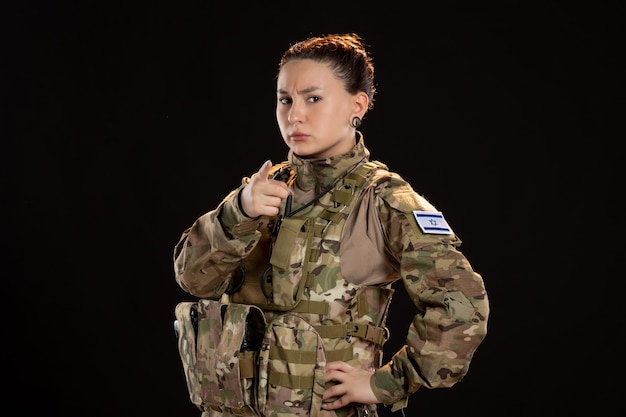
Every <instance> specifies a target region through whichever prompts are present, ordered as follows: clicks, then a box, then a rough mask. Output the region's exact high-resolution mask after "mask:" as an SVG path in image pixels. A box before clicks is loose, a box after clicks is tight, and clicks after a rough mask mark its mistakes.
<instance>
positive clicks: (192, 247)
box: [173, 178, 260, 298]
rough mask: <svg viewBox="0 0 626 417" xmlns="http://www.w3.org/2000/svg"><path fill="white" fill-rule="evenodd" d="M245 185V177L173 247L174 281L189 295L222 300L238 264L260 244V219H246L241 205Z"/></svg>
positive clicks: (186, 231)
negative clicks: (222, 295)
mask: <svg viewBox="0 0 626 417" xmlns="http://www.w3.org/2000/svg"><path fill="white" fill-rule="evenodd" d="M246 182H247V181H246V178H244V181H243V183H242V185H241V187H239V188H237V189H235V190H233V191H232V192H231V193H230V194H228V196H226V198H224V200H222V202H221V203H220V204H219V205H218V207H217V208H216V209H214V210H212V211H209V212H208V213H205V214H204V215H202V216H200V217H199V218H198V219H197V220H196V221H195V222H194V223H193V224H192V225H191V227H189V228H188V229H187V230H185V231H184V232H183V234H182V235H181V237H180V240H179V241H178V243H177V244H176V246H175V247H174V254H173V260H174V275H175V279H176V282H177V283H178V285H180V287H181V288H182V289H183V290H185V291H186V292H188V293H190V294H192V295H195V296H197V297H202V298H216V297H219V295H221V294H222V293H223V290H224V289H225V287H226V286H227V285H228V278H229V277H230V275H231V273H232V272H233V270H235V269H236V268H237V267H238V265H239V261H240V260H241V259H242V258H245V257H246V256H247V255H248V254H249V253H250V252H251V251H252V249H253V248H254V246H255V245H256V243H257V242H258V239H259V237H260V232H258V231H257V230H256V228H257V220H256V219H250V218H249V217H246V216H245V215H244V214H243V212H242V211H241V209H240V207H239V203H238V198H239V192H240V191H241V188H243V186H244V185H245V183H246ZM216 294H217V295H216Z"/></svg>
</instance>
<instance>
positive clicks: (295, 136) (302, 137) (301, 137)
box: [289, 132, 309, 141]
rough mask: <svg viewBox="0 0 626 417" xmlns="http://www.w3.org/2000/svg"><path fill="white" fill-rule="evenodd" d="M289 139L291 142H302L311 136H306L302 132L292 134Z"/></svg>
mask: <svg viewBox="0 0 626 417" xmlns="http://www.w3.org/2000/svg"><path fill="white" fill-rule="evenodd" d="M289 137H290V138H291V140H295V141H300V140H305V139H306V138H308V137H309V135H306V134H304V133H301V132H296V133H292V134H291V135H289Z"/></svg>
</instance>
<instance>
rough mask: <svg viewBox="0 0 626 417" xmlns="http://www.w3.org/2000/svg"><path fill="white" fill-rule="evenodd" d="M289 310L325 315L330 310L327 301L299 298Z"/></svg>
mask: <svg viewBox="0 0 626 417" xmlns="http://www.w3.org/2000/svg"><path fill="white" fill-rule="evenodd" d="M291 311H294V312H296V313H310V314H324V315H327V314H328V313H329V312H330V305H329V304H328V302H327V301H313V300H300V302H299V303H298V304H297V305H296V306H295V307H294V308H293V309H292V310H291Z"/></svg>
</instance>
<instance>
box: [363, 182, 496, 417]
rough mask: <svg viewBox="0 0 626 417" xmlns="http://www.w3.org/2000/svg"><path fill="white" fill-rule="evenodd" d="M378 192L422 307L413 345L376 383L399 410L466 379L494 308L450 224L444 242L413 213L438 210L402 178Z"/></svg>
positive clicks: (404, 273)
mask: <svg viewBox="0 0 626 417" xmlns="http://www.w3.org/2000/svg"><path fill="white" fill-rule="evenodd" d="M378 191H379V194H378V196H379V199H378V207H379V212H380V216H381V221H382V223H383V225H384V228H385V229H386V234H387V237H388V245H389V249H390V250H391V251H392V253H393V254H394V256H395V257H396V259H398V261H399V265H400V271H399V272H400V275H401V279H402V280H403V283H404V286H405V288H406V290H407V292H408V295H409V297H410V298H411V299H412V300H413V302H414V304H415V307H416V314H415V316H414V318H413V320H412V323H411V325H410V327H409V329H408V333H407V340H406V345H405V346H404V347H403V348H402V349H400V350H399V351H398V352H396V353H395V355H394V356H393V357H392V359H391V360H390V361H389V362H388V363H387V364H385V365H384V366H383V367H382V368H380V369H379V370H377V371H376V373H375V374H374V375H373V377H372V380H371V383H372V389H373V390H374V393H375V395H376V397H377V398H378V399H379V400H381V402H382V403H383V404H387V405H389V404H394V405H395V407H394V409H395V408H399V407H402V406H403V405H402V404H404V405H405V404H406V400H407V398H408V396H409V395H410V394H412V393H414V392H415V391H417V389H418V388H419V387H421V386H425V387H427V388H446V387H451V386H453V385H454V384H456V383H457V382H459V381H460V380H461V379H462V378H463V377H464V376H465V374H466V373H467V371H468V368H469V365H470V361H471V359H472V356H473V354H474V351H475V350H476V348H477V347H478V346H479V345H480V343H481V342H482V340H483V339H484V337H485V335H486V333H487V319H488V315H489V302H488V298H487V294H486V291H485V286H484V283H483V279H482V277H481V275H479V274H478V273H477V272H475V271H474V270H473V269H472V267H471V265H470V263H469V261H468V260H467V259H466V258H465V256H464V255H463V254H462V253H461V252H460V251H459V250H458V246H459V245H460V244H461V241H460V240H459V239H458V237H457V236H456V235H455V234H454V232H453V231H452V230H451V228H449V226H448V225H447V223H444V226H445V227H444V228H443V231H441V230H440V231H439V232H438V234H433V233H427V232H424V231H422V229H421V228H420V226H419V223H418V221H417V220H416V216H415V215H414V212H418V213H419V212H423V211H425V212H431V213H433V212H434V213H437V210H436V209H435V208H434V207H433V206H432V205H431V204H430V203H429V202H428V201H427V200H425V199H424V198H423V197H422V196H420V195H418V194H417V193H415V192H414V191H413V189H412V188H411V187H410V185H408V184H407V183H406V182H404V181H403V180H402V179H401V178H399V177H397V176H395V175H394V176H392V178H391V180H390V181H387V182H385V183H382V184H380V185H379V190H378ZM446 229H448V230H447V231H446ZM425 230H426V231H428V229H427V228H425Z"/></svg>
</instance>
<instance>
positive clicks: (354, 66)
mask: <svg viewBox="0 0 626 417" xmlns="http://www.w3.org/2000/svg"><path fill="white" fill-rule="evenodd" d="M294 59H311V60H313V61H316V62H320V63H324V64H328V65H329V66H330V68H331V69H332V71H333V73H334V74H335V76H337V77H338V78H339V79H340V80H342V81H343V84H344V87H345V89H346V91H347V92H349V93H350V94H357V93H359V92H361V91H363V92H364V93H365V94H367V96H368V97H369V106H368V108H369V109H371V108H372V107H373V106H374V95H375V94H376V86H375V84H374V63H373V61H372V58H371V56H370V55H369V53H368V52H367V51H366V49H365V44H364V43H363V39H362V38H361V37H360V36H359V35H357V34H355V33H346V34H331V35H325V36H316V37H310V38H308V39H305V40H303V41H300V42H297V43H295V44H293V45H291V46H290V47H289V49H287V50H286V51H285V53H284V54H283V56H282V58H281V59H280V64H279V65H278V70H279V71H280V69H281V68H282V67H283V65H285V64H286V63H287V62H289V61H291V60H294Z"/></svg>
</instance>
